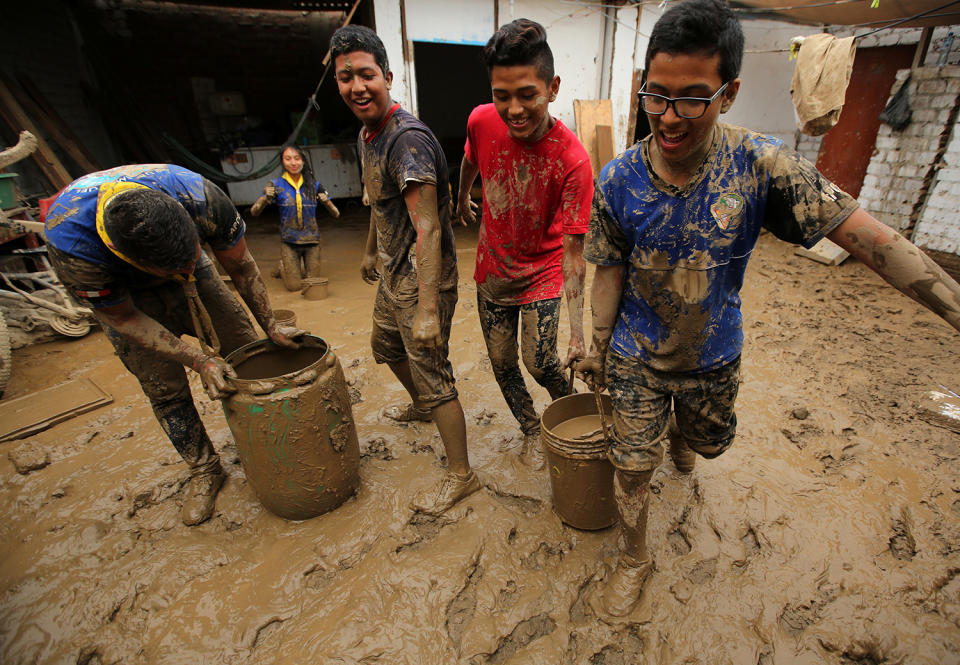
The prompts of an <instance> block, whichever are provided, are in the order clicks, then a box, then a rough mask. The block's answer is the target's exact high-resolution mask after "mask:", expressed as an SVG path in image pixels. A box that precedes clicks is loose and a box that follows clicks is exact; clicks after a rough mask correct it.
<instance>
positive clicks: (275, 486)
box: [223, 335, 360, 520]
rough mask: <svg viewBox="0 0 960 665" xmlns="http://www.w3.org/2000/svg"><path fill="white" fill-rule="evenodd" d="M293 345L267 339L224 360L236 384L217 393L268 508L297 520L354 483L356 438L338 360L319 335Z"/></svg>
mask: <svg viewBox="0 0 960 665" xmlns="http://www.w3.org/2000/svg"><path fill="white" fill-rule="evenodd" d="M297 341H298V342H301V346H300V348H299V349H287V348H283V347H280V346H277V345H275V344H274V343H273V342H271V341H270V340H260V341H257V342H253V343H251V344H247V345H246V346H243V347H241V348H239V349H237V350H236V351H234V352H233V353H231V354H230V355H229V356H227V358H226V360H227V362H228V363H230V365H232V366H233V368H234V369H235V370H236V372H237V378H235V379H231V381H232V383H233V385H234V386H235V387H236V388H237V392H235V393H233V394H231V395H229V396H228V397H227V398H226V399H224V400H223V411H224V414H225V415H226V418H227V424H228V425H229V426H230V431H231V432H232V433H233V438H234V441H236V444H237V450H238V451H239V452H240V461H241V463H242V464H243V471H244V474H245V475H246V477H247V481H248V482H249V483H250V486H251V487H252V488H253V491H254V493H255V494H256V495H257V498H258V499H260V502H261V503H263V505H264V506H266V507H267V509H268V510H270V512H272V513H274V514H276V515H279V516H280V517H284V518H286V519H290V520H304V519H308V518H310V517H315V516H317V515H321V514H323V513H326V512H329V511H331V510H333V509H334V508H336V507H338V506H339V505H340V504H342V503H343V502H344V501H346V500H347V499H348V498H350V497H351V496H352V495H353V494H354V493H355V492H356V491H357V488H358V487H359V486H360V474H359V472H360V446H359V443H358V441H357V430H356V425H355V422H354V419H353V410H352V408H351V406H350V395H349V393H348V391H347V382H346V379H345V378H344V376H343V369H342V368H341V367H340V361H339V360H338V359H337V357H336V355H335V354H334V353H333V351H332V350H331V349H330V348H329V347H328V346H327V343H326V342H325V341H324V340H322V339H321V338H319V337H314V336H312V335H304V336H303V337H298V338H297Z"/></svg>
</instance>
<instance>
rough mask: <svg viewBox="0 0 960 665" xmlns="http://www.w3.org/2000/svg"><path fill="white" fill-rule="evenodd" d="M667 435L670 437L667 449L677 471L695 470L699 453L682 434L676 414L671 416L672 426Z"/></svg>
mask: <svg viewBox="0 0 960 665" xmlns="http://www.w3.org/2000/svg"><path fill="white" fill-rule="evenodd" d="M667 437H668V439H669V444H668V445H667V450H668V451H669V453H670V459H672V460H673V465H674V466H675V467H677V471H679V472H680V473H690V472H691V471H693V465H694V464H696V463H697V454H696V453H695V452H693V451H692V450H691V449H690V446H688V445H687V441H686V439H684V438H683V436H681V435H680V429H679V428H678V427H677V421H676V419H675V418H674V416H670V428H669V430H668V433H667Z"/></svg>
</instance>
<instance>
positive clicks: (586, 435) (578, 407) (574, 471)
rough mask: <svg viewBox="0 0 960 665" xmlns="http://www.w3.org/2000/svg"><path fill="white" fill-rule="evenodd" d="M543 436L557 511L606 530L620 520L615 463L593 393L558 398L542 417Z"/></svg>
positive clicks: (607, 408) (575, 522)
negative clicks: (613, 462)
mask: <svg viewBox="0 0 960 665" xmlns="http://www.w3.org/2000/svg"><path fill="white" fill-rule="evenodd" d="M600 399H601V404H602V405H603V412H604V414H605V417H606V420H607V423H608V425H609V423H610V422H611V421H612V420H613V416H612V413H613V411H612V407H611V403H610V396H609V395H601V396H600ZM540 437H541V439H542V441H543V448H544V451H545V452H546V454H547V468H548V469H549V470H550V488H551V490H552V491H553V509H554V510H555V511H556V513H557V515H559V516H560V519H561V520H563V522H564V523H566V524H569V525H570V526H572V527H575V528H577V529H589V530H594V529H604V528H606V527H608V526H610V525H611V524H613V523H614V522H616V521H617V506H616V503H615V501H614V498H613V465H612V464H611V463H610V461H609V460H608V459H607V439H606V437H605V436H604V434H603V423H602V422H601V421H600V414H599V412H598V411H597V401H596V398H595V397H594V395H593V394H592V393H577V394H574V395H567V396H566V397H561V398H560V399H558V400H554V401H553V402H551V403H550V405H549V406H547V408H546V409H544V410H543V415H542V416H541V417H540Z"/></svg>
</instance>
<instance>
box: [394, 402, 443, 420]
mask: <svg viewBox="0 0 960 665" xmlns="http://www.w3.org/2000/svg"><path fill="white" fill-rule="evenodd" d="M383 415H385V416H386V417H387V418H389V419H390V420H396V421H397V422H398V423H409V422H413V421H419V422H423V423H429V422H431V421H432V420H433V414H432V413H431V411H430V409H419V408H417V407H416V406H415V405H413V404H407V405H406V406H391V407H387V408H386V409H384V411H383Z"/></svg>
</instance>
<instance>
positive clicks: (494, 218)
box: [464, 104, 593, 305]
mask: <svg viewBox="0 0 960 665" xmlns="http://www.w3.org/2000/svg"><path fill="white" fill-rule="evenodd" d="M464 152H465V153H466V157H467V159H469V160H470V161H471V162H473V163H474V164H476V165H477V166H478V167H480V177H481V178H482V179H483V217H482V220H481V225H480V237H479V240H478V242H477V267H476V270H475V271H474V274H473V278H474V280H476V282H477V291H478V292H479V294H480V295H481V296H482V297H484V298H485V299H487V300H490V301H493V302H495V303H497V304H500V305H523V304H527V303H531V302H536V301H538V300H547V299H549V298H559V297H560V296H561V294H562V293H563V271H562V269H561V261H562V259H563V235H564V234H565V233H566V234H582V233H586V232H587V228H588V227H589V225H590V202H591V200H592V199H593V172H592V171H591V168H590V159H589V157H588V156H587V151H586V150H584V148H583V146H582V145H581V144H580V141H579V140H577V137H576V136H575V135H574V134H573V132H571V131H570V130H569V129H567V128H566V127H565V126H564V124H563V123H562V122H560V121H559V120H556V122H555V124H554V125H553V127H551V128H550V129H549V130H548V131H547V133H546V134H544V135H543V136H542V137H541V138H540V139H539V140H537V141H534V142H532V143H528V142H526V141H518V140H517V139H514V138H513V137H511V136H510V134H509V133H508V131H507V126H506V124H504V122H503V120H502V119H501V118H500V116H499V115H498V114H497V111H496V108H495V107H494V105H493V104H484V105H482V106H478V107H477V108H475V109H474V110H473V112H472V113H471V114H470V118H469V120H467V143H466V145H465V146H464Z"/></svg>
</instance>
